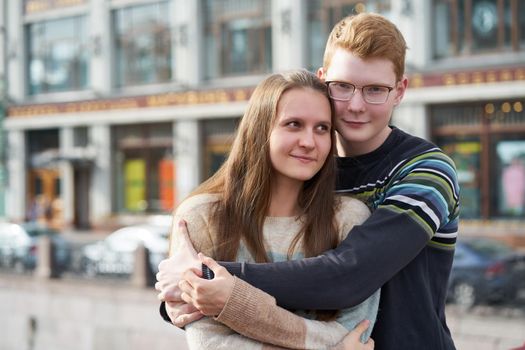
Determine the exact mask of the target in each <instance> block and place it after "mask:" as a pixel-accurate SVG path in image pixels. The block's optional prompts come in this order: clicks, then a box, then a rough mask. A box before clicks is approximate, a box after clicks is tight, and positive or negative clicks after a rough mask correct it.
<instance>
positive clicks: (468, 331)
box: [446, 299, 525, 350]
mask: <svg viewBox="0 0 525 350" xmlns="http://www.w3.org/2000/svg"><path fill="white" fill-rule="evenodd" d="M446 312H447V322H448V325H449V327H450V331H451V332H452V335H453V339H454V342H455V344H456V348H457V349H458V350H510V349H515V348H518V347H520V346H524V347H523V349H525V302H524V301H523V299H522V300H520V302H519V303H517V304H515V305H493V306H475V307H474V308H473V309H472V310H470V311H462V310H460V309H459V308H457V307H456V306H455V305H452V304H449V305H448V306H447V309H446ZM520 349H521V348H520Z"/></svg>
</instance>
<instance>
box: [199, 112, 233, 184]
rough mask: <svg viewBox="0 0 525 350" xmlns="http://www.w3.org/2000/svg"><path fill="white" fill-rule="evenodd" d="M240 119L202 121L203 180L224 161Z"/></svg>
mask: <svg viewBox="0 0 525 350" xmlns="http://www.w3.org/2000/svg"><path fill="white" fill-rule="evenodd" d="M239 120H240V119H237V118H234V119H217V120H215V119H214V120H205V121H203V122H202V130H203V134H204V149H203V152H204V155H203V161H204V164H203V169H204V171H203V174H204V180H205V179H207V178H209V177H210V176H212V175H213V174H214V173H215V172H216V171H217V170H219V168H220V167H221V165H222V164H223V163H224V161H225V160H226V158H227V157H228V154H229V153H230V149H231V146H232V143H233V139H234V138H235V131H236V130H237V125H238V123H239Z"/></svg>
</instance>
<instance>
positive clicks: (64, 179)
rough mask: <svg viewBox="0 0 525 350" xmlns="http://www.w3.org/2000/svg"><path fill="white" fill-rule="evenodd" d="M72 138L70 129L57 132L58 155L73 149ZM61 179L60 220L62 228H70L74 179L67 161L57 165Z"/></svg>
mask: <svg viewBox="0 0 525 350" xmlns="http://www.w3.org/2000/svg"><path fill="white" fill-rule="evenodd" d="M74 146H75V145H74V136H73V128H72V127H63V128H61V129H60V131H59V147H60V154H61V155H66V154H68V153H69V152H70V151H71V150H72V149H73V147H74ZM59 169H60V179H61V193H60V200H61V201H62V207H63V210H62V215H63V217H62V219H63V220H64V226H66V227H67V226H70V225H71V223H72V222H73V215H74V214H73V209H74V205H75V204H74V193H75V192H74V191H75V188H74V187H75V184H74V177H73V165H72V164H71V163H70V162H69V161H62V162H61V163H60V165H59Z"/></svg>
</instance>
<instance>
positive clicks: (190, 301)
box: [180, 292, 193, 305]
mask: <svg viewBox="0 0 525 350" xmlns="http://www.w3.org/2000/svg"><path fill="white" fill-rule="evenodd" d="M180 298H181V299H182V300H183V301H184V302H185V303H188V304H192V305H193V299H191V297H190V295H189V294H188V293H185V292H182V293H181V294H180Z"/></svg>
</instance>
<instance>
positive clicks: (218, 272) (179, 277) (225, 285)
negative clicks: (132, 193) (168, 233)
mask: <svg viewBox="0 0 525 350" xmlns="http://www.w3.org/2000/svg"><path fill="white" fill-rule="evenodd" d="M174 234H175V235H177V237H179V238H180V239H179V243H178V245H177V247H176V249H175V251H174V253H173V255H172V256H171V257H169V258H168V259H165V260H163V261H161V263H160V264H159V272H158V273H157V276H156V277H157V283H156V284H155V289H156V290H157V291H159V294H158V298H159V300H161V301H164V302H165V303H166V304H165V305H166V312H167V314H168V316H169V317H170V319H171V321H172V323H173V324H174V325H176V326H177V327H184V326H186V325H187V324H188V323H191V322H193V321H196V320H198V319H200V318H201V317H203V316H204V315H206V316H215V315H218V314H219V313H220V312H221V310H222V309H223V307H224V305H225V304H226V301H227V300H228V298H229V296H230V294H231V291H232V289H233V284H234V278H233V276H232V275H231V274H230V273H229V272H228V271H227V270H226V269H225V268H223V267H222V266H220V265H219V264H217V262H215V261H214V260H213V259H212V258H209V257H206V256H204V255H203V254H197V252H196V251H195V248H194V247H193V244H192V243H191V240H190V238H189V235H188V230H187V227H186V223H185V222H184V221H183V220H181V221H180V222H179V223H178V231H177V232H172V235H174ZM202 264H205V265H207V266H208V267H209V268H210V269H211V270H212V271H213V272H214V274H215V278H214V279H213V280H205V279H203V278H201V276H202V272H201V266H202Z"/></svg>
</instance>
